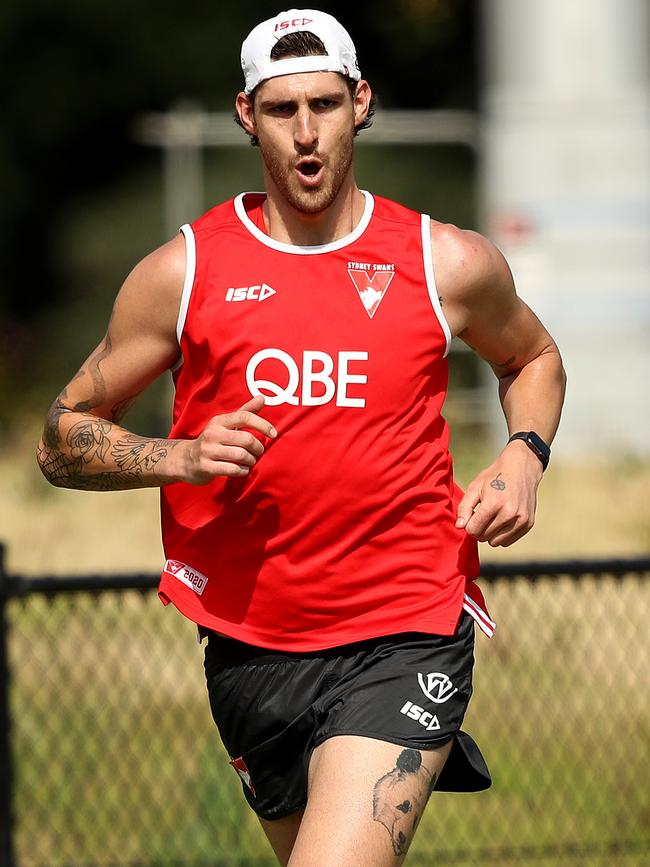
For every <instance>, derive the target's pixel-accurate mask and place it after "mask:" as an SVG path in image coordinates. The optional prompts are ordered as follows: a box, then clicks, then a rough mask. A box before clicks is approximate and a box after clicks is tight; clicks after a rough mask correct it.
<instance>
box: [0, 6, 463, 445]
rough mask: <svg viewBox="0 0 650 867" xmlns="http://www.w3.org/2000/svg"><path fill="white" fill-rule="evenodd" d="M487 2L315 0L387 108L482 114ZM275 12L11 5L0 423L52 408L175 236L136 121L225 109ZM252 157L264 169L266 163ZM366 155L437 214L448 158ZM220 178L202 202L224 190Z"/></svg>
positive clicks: (6, 22)
mask: <svg viewBox="0 0 650 867" xmlns="http://www.w3.org/2000/svg"><path fill="white" fill-rule="evenodd" d="M476 2H477V0H376V2H369V0H362V2H359V3H357V4H356V5H353V6H352V5H350V4H344V3H341V2H327V3H323V4H319V5H320V8H322V9H323V10H325V11H328V12H331V13H332V14H334V15H336V16H337V17H338V18H339V19H340V20H341V21H342V23H343V24H344V25H345V26H346V27H347V28H348V29H349V31H350V32H351V34H352V36H353V38H354V40H355V42H356V45H357V49H358V53H359V59H360V64H361V68H362V70H363V72H364V75H365V76H366V77H367V78H368V79H369V80H370V82H371V84H372V85H373V87H374V88H375V90H376V91H377V93H378V94H379V97H380V103H381V105H384V106H400V107H426V108H448V107H463V108H472V107H474V105H475V103H476V98H477V84H476V53H477V52H476V20H475V18H476V16H475V6H476ZM279 8H280V5H279V4H277V5H276V6H270V5H269V4H268V2H267V3H262V2H259V0H251V2H249V3H248V4H246V6H243V5H241V4H231V3H228V4H216V3H213V2H211V3H207V2H205V0H194V2H193V3H192V4H190V5H179V4H177V3H173V2H171V0H156V2H154V0H140V2H138V3H126V2H115V3H112V4H104V3H100V2H97V0H60V2H59V3H57V4H52V3H50V2H48V0H28V2H25V0H20V2H18V0H5V2H4V3H3V4H2V10H1V11H0V46H1V47H2V54H3V58H4V61H5V69H7V70H10V71H11V73H12V80H11V86H9V87H6V88H5V90H4V93H3V103H4V105H3V114H4V117H3V124H2V126H1V127H0V190H1V191H2V195H1V196H0V239H1V240H0V244H1V245H2V247H1V250H2V263H3V267H2V277H1V283H0V396H1V397H2V405H3V407H4V409H3V412H4V413H6V415H5V416H4V418H3V420H2V422H1V423H0V430H2V429H4V430H5V431H6V430H7V429H8V428H9V427H10V420H11V419H14V418H15V415H16V411H18V412H20V410H21V407H23V406H25V405H26V406H27V407H36V408H39V409H43V408H44V405H45V403H47V402H48V401H49V400H51V399H52V397H54V394H55V393H56V391H55V390H58V389H59V388H60V387H61V386H62V385H63V383H64V382H65V381H66V380H67V378H69V376H70V375H71V374H72V373H73V372H74V370H75V369H76V368H77V367H78V365H79V363H80V362H81V360H82V358H83V356H84V354H85V353H87V352H88V351H89V350H90V349H91V348H92V346H93V345H94V344H95V343H96V342H97V340H98V339H99V338H100V336H101V333H102V331H103V328H104V323H105V322H106V319H107V316H108V313H109V311H110V300H111V298H112V297H113V296H114V294H115V292H116V290H117V288H118V287H119V284H120V282H121V280H122V279H123V278H124V276H125V275H126V273H127V272H128V270H129V268H130V267H131V266H132V265H133V264H134V263H135V262H136V261H137V260H138V259H139V258H141V257H142V256H143V255H145V253H146V252H148V251H149V250H150V249H151V248H152V247H154V246H157V245H158V244H159V243H161V242H162V241H163V240H164V238H163V237H162V228H161V222H162V221H161V212H162V203H161V190H160V181H161V177H160V158H159V155H158V154H157V153H155V152H153V151H148V150H146V149H145V148H143V147H141V146H139V145H137V144H136V143H135V141H134V137H133V127H134V123H135V120H136V118H137V117H138V116H140V115H141V114H143V113H144V112H147V111H152V110H166V109H168V108H169V107H170V106H172V105H173V104H174V103H175V102H177V101H178V100H180V99H183V98H190V99H193V100H195V101H198V102H199V103H200V104H201V105H203V106H204V107H205V108H207V109H210V110H228V109H229V108H230V106H231V105H232V100H233V96H234V94H235V93H236V92H237V91H238V90H239V88H240V84H241V72H240V68H239V46H240V44H241V41H242V39H243V38H244V37H245V36H246V34H247V33H248V31H249V30H250V29H251V28H252V27H253V26H254V25H255V24H256V23H257V22H258V21H260V20H263V19H264V18H266V17H268V16H270V15H272V14H275V12H276V11H279ZM238 154H239V156H237V157H236V158H235V156H234V154H233V153H229V154H227V155H225V154H222V155H221V156H220V157H218V158H217V157H215V159H214V162H217V161H218V162H219V163H220V164H221V166H222V167H223V165H224V164H227V174H228V176H230V177H232V174H233V173H232V172H231V168H230V164H231V162H233V163H236V162H238V161H240V160H244V161H245V162H246V160H247V158H246V157H244V155H243V151H241V152H238ZM249 156H250V158H249V159H248V160H247V164H249V165H251V166H255V165H256V160H257V159H258V158H259V157H258V156H257V155H256V154H251V155H249ZM367 156H368V163H369V164H372V163H373V161H374V162H375V169H376V170H375V171H373V170H370V171H368V172H366V175H367V176H369V181H370V180H372V179H374V178H375V177H377V178H382V179H384V186H385V187H386V188H387V189H388V190H390V192H389V194H391V195H394V196H397V197H399V198H402V196H401V195H400V191H401V190H403V193H404V195H403V199H404V201H405V203H406V204H410V205H412V206H414V207H418V206H419V207H422V208H423V209H426V210H431V211H433V210H434V208H433V206H432V204H431V201H430V200H428V202H425V201H422V198H423V197H422V191H423V190H427V189H428V187H429V186H430V185H429V184H428V183H427V182H426V181H425V182H424V183H423V177H422V175H423V173H426V172H431V173H432V174H431V176H432V178H434V179H435V177H436V176H438V177H440V178H443V179H444V178H447V177H448V175H449V172H448V170H447V167H446V165H443V166H441V170H440V171H439V172H438V173H436V172H435V169H432V166H431V158H430V156H429V155H428V154H424V155H420V157H417V158H416V163H418V160H419V163H418V165H416V166H415V170H413V168H412V165H411V163H412V161H411V155H410V154H409V156H408V163H409V165H408V166H407V159H406V158H405V157H404V155H403V154H401V155H400V154H393V153H385V154H384V155H383V156H379V155H378V152H377V151H374V150H373V153H372V155H371V154H370V152H368V155H367ZM211 159H212V158H211ZM453 159H456V163H457V162H458V158H457V157H454V158H452V161H453ZM461 159H463V158H462V157H461ZM377 160H379V161H380V162H381V166H378V165H376V162H377ZM434 161H435V158H434ZM443 162H444V160H443ZM456 168H457V169H458V170H459V174H458V173H457V176H458V178H459V179H460V180H459V183H457V184H456V185H455V189H453V190H449V189H448V190H447V192H448V193H450V195H451V196H452V198H451V199H450V198H449V197H447V199H446V202H447V205H448V208H447V209H448V210H449V211H450V213H451V214H452V215H454V214H459V215H460V217H466V216H467V213H468V211H469V213H470V222H471V213H472V208H471V207H470V208H467V207H463V205H462V201H463V199H462V196H463V195H464V194H465V193H466V192H467V187H468V185H467V183H466V181H467V174H466V168H467V166H465V167H463V166H461V167H459V166H458V165H456ZM222 171H223V169H222ZM255 171H256V169H255ZM469 172H470V174H471V165H470V166H469ZM224 174H225V173H224ZM361 180H363V178H362V179H361ZM369 181H368V185H370V183H369ZM216 186H217V189H215V188H214V187H211V188H210V189H209V199H210V201H209V202H207V204H210V203H211V202H214V201H216V200H217V198H218V197H220V196H221V195H222V190H221V189H218V187H219V186H220V185H219V184H217V185H216ZM244 186H248V187H249V188H250V187H251V186H255V184H251V183H250V182H249V183H247V184H244ZM447 186H449V185H448V184H447ZM452 186H454V184H453V181H452ZM373 189H374V188H373ZM237 191H238V190H236V189H233V190H232V191H228V193H227V194H228V195H230V194H231V192H237ZM376 191H377V192H382V190H381V189H377V190H376ZM384 192H386V191H384ZM215 193H216V194H217V195H216V196H215ZM411 194H412V195H411ZM450 203H451V206H450V207H449V205H450ZM449 218H450V217H445V219H449ZM465 222H467V221H465Z"/></svg>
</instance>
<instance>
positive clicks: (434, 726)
mask: <svg viewBox="0 0 650 867" xmlns="http://www.w3.org/2000/svg"><path fill="white" fill-rule="evenodd" d="M400 713H403V714H404V715H405V716H408V717H410V718H411V719H415V720H417V721H418V722H419V723H420V725H421V726H424V727H425V729H426V730H427V731H428V732H434V731H437V730H438V729H439V728H440V723H439V722H438V717H437V715H436V714H435V713H430V712H429V711H428V710H425V709H424V708H423V707H420V706H419V705H417V704H413V702H412V701H407V702H406V704H405V705H404V707H402V708H401V710H400Z"/></svg>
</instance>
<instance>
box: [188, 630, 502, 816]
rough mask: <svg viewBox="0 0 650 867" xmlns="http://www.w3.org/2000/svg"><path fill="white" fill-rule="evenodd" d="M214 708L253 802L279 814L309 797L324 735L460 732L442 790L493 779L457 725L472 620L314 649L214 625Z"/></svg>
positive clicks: (410, 743)
mask: <svg viewBox="0 0 650 867" xmlns="http://www.w3.org/2000/svg"><path fill="white" fill-rule="evenodd" d="M204 632H205V634H207V635H208V644H207V646H206V649H205V673H206V679H207V685H208V692H209V696H210V707H211V709H212V716H213V717H214V721H215V722H216V724H217V727H218V729H219V734H220V735H221V739H222V741H223V744H224V746H225V748H226V750H227V751H228V754H229V755H230V756H231V765H233V767H234V768H235V770H236V771H237V772H238V773H239V776H240V777H241V779H242V785H243V789H244V794H245V796H246V799H247V800H248V803H249V804H250V806H251V807H252V808H253V810H254V811H255V812H256V813H257V814H258V815H259V816H262V817H263V818H265V819H280V818H282V817H283V816H287V815H289V814H290V813H294V812H295V811H296V810H299V809H301V808H302V807H304V806H305V803H306V801H307V769H308V766H309V759H310V756H311V753H312V751H313V749H314V748H315V747H317V746H318V744H320V743H322V742H323V741H324V740H326V739H327V738H330V737H332V736H334V735H362V736H364V737H369V738H378V739H379V740H382V741H389V742H391V743H394V744H399V745H401V746H405V747H411V748H413V749H432V748H435V747H439V746H442V745H443V744H445V743H446V742H447V741H449V740H450V739H452V738H453V739H454V743H453V746H452V750H451V753H450V755H449V758H448V759H447V762H446V764H445V766H444V768H443V770H442V773H441V774H440V777H439V780H438V783H437V785H436V790H437V791H447V792H477V791H481V790H483V789H487V788H488V787H489V786H490V784H491V779H490V774H489V771H488V769H487V766H486V764H485V761H484V759H483V757H482V755H481V753H480V751H479V749H478V747H477V746H476V744H475V743H474V741H473V740H472V739H471V738H470V736H469V735H467V734H466V733H464V732H461V731H460V726H461V724H462V721H463V717H464V716H465V711H466V709H467V704H468V702H469V699H470V695H471V693H472V667H473V664H474V621H473V620H472V618H471V617H470V616H469V615H468V614H463V615H462V617H461V620H460V623H459V625H458V628H457V630H456V633H455V635H450V636H442V635H427V634H425V633H421V632H413V633H401V634H399V635H391V636H386V637H382V638H373V639H369V640H366V641H358V642H355V643H354V644H346V645H343V646H340V647H333V648H330V649H327V650H317V651H312V652H309V653H284V652H277V651H271V650H264V649H263V648H259V647H253V646H252V645H249V644H244V643H242V642H240V641H236V640H234V639H231V638H224V637H221V636H219V635H216V634H215V633H213V632H209V631H208V630H205V631H204Z"/></svg>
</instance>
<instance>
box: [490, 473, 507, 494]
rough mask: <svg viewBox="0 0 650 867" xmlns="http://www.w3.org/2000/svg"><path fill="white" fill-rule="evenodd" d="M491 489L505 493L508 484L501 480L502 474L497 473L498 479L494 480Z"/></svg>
mask: <svg viewBox="0 0 650 867" xmlns="http://www.w3.org/2000/svg"><path fill="white" fill-rule="evenodd" d="M490 487H491V488H494V490H495V491H505V489H506V483H505V482H504V481H503V479H502V478H501V473H497V477H496V479H492V481H491V482H490Z"/></svg>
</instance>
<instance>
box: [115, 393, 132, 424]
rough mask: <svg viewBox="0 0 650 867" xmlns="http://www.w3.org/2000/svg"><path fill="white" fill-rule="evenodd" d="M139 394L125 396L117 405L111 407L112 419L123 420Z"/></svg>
mask: <svg viewBox="0 0 650 867" xmlns="http://www.w3.org/2000/svg"><path fill="white" fill-rule="evenodd" d="M136 397H137V395H135V396H134V397H125V398H124V400H120V401H118V402H117V403H116V404H115V406H113V407H111V415H110V418H111V421H121V420H122V419H123V418H124V416H125V415H126V414H127V412H128V411H129V409H130V408H131V407H132V406H133V404H134V402H135V399H136Z"/></svg>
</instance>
